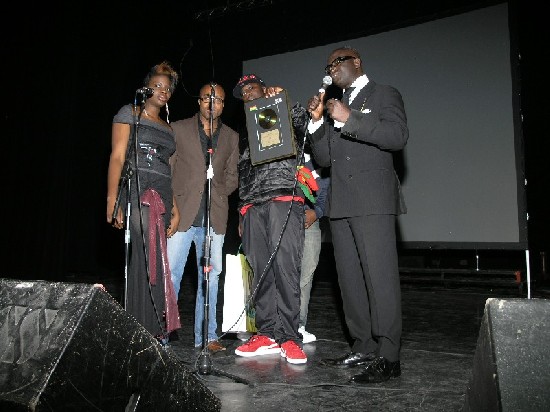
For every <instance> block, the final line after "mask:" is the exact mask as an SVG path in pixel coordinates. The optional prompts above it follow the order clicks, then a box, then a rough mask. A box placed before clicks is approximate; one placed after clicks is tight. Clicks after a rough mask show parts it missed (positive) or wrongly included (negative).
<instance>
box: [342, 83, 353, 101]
mask: <svg viewBox="0 0 550 412" xmlns="http://www.w3.org/2000/svg"><path fill="white" fill-rule="evenodd" d="M353 89H355V87H348V88H347V89H346V91H345V92H344V94H343V96H342V102H343V103H345V104H347V105H349V97H350V96H351V93H352V92H353Z"/></svg>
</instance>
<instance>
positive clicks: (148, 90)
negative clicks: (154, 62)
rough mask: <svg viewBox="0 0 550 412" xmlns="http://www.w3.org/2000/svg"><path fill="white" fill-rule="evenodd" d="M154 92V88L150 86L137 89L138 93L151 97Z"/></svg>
mask: <svg viewBox="0 0 550 412" xmlns="http://www.w3.org/2000/svg"><path fill="white" fill-rule="evenodd" d="M153 93H154V92H153V89H151V88H150V87H142V88H141V89H137V90H136V94H144V95H145V96H147V97H151V96H152V95H153Z"/></svg>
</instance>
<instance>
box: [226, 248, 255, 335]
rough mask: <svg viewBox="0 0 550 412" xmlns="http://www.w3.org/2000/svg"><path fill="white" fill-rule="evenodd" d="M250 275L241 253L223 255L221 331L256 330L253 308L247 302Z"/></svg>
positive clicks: (250, 280) (248, 267)
mask: <svg viewBox="0 0 550 412" xmlns="http://www.w3.org/2000/svg"><path fill="white" fill-rule="evenodd" d="M243 266H244V267H243ZM252 277H253V274H252V269H251V268H250V266H249V265H248V262H247V261H246V257H245V256H244V255H243V254H242V253H238V254H236V255H231V254H229V253H228V254H226V255H225V282H224V288H223V321H222V332H256V327H255V322H254V319H255V313H254V309H253V308H251V307H250V303H248V304H247V301H248V297H249V296H250V285H251V282H252ZM245 307H246V308H247V309H248V310H245Z"/></svg>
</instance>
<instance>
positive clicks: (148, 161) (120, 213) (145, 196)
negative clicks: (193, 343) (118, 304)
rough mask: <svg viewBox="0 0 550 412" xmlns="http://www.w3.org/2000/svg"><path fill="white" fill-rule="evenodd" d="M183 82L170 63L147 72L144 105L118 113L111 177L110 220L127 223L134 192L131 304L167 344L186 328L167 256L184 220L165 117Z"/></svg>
mask: <svg viewBox="0 0 550 412" xmlns="http://www.w3.org/2000/svg"><path fill="white" fill-rule="evenodd" d="M177 81H178V75H177V73H176V72H175V71H174V70H173V69H172V67H171V66H170V65H169V64H168V63H167V62H162V63H160V64H157V65H156V66H154V67H152V68H151V70H150V71H149V73H148V74H147V76H146V77H145V79H144V83H143V85H144V86H145V87H144V88H142V89H140V90H138V92H142V93H138V92H136V93H137V94H136V97H138V96H139V97H143V102H142V103H141V105H137V104H127V105H125V106H123V107H122V108H121V109H120V110H119V112H118V113H117V114H116V115H115V117H114V119H113V126H112V150H111V157H110V161H109V171H108V182H107V222H108V223H110V224H112V225H113V226H114V227H116V228H118V229H122V228H123V227H124V214H125V213H124V212H126V210H125V209H126V205H127V204H128V198H127V193H128V189H129V192H130V205H131V212H130V246H131V247H130V261H129V265H128V275H127V279H126V293H125V309H126V310H127V311H128V312H129V313H130V314H132V315H133V316H134V317H135V318H136V319H137V320H138V321H139V322H140V323H141V324H142V325H143V326H144V327H145V328H146V329H147V330H148V331H149V332H150V333H151V334H152V335H154V336H155V337H156V338H157V339H159V340H160V341H161V343H166V342H167V337H168V334H169V333H170V332H171V331H173V330H175V329H178V328H179V327H180V323H179V314H178V310H177V303H176V296H175V294H174V290H173V286H172V282H171V276H170V269H169V267H168V260H167V257H166V237H170V236H172V235H173V234H174V233H175V232H176V231H177V229H178V224H179V213H178V210H177V207H176V204H175V202H174V199H173V195H172V186H171V180H172V179H171V172H170V165H169V158H170V156H171V155H172V153H174V150H175V143H174V134H173V131H172V128H171V126H170V125H169V124H168V122H167V121H165V120H163V119H162V118H161V117H160V113H161V109H162V108H163V107H165V109H166V111H168V100H170V97H171V96H172V93H173V91H174V88H175V87H176V84H177ZM136 101H137V99H136ZM167 120H168V117H167ZM136 143H137V144H136ZM136 148H137V156H136ZM128 177H129V179H128ZM119 190H120V193H119ZM138 193H139V196H138ZM138 198H139V199H140V202H139V203H138ZM117 199H118V202H117ZM115 206H116V209H117V210H115ZM150 241H152V242H154V243H151V244H149V242H150Z"/></svg>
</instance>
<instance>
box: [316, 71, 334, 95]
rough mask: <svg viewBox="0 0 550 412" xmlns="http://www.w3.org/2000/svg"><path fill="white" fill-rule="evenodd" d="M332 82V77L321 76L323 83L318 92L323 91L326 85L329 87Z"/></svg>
mask: <svg viewBox="0 0 550 412" xmlns="http://www.w3.org/2000/svg"><path fill="white" fill-rule="evenodd" d="M331 84H332V77H330V76H328V75H327V76H325V77H323V85H322V86H321V88H320V89H319V93H324V92H325V91H326V90H327V87H329V86H330V85H331Z"/></svg>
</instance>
